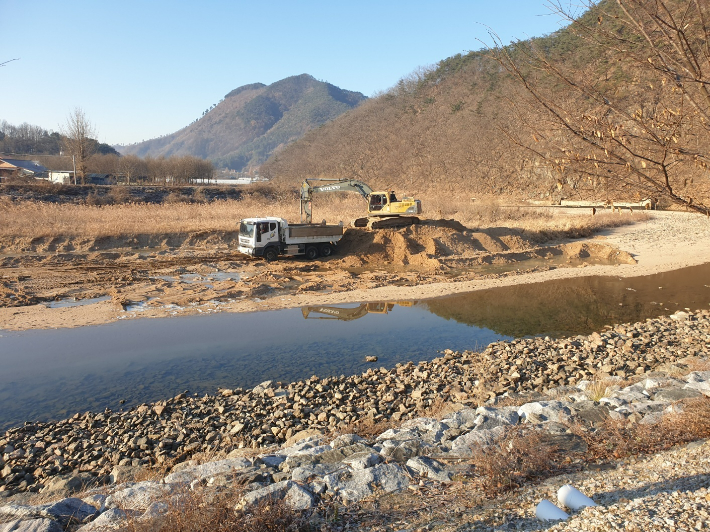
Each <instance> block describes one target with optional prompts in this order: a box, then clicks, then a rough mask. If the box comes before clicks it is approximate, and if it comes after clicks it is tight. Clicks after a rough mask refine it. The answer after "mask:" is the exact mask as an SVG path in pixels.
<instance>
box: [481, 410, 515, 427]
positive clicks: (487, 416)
mask: <svg viewBox="0 0 710 532" xmlns="http://www.w3.org/2000/svg"><path fill="white" fill-rule="evenodd" d="M476 414H478V417H477V418H476V420H475V426H476V428H477V429H494V428H496V427H500V426H501V425H503V426H505V425H516V424H517V423H518V421H519V420H520V415H519V414H518V411H517V409H516V408H515V407H501V408H491V407H487V406H480V407H478V408H477V409H476Z"/></svg>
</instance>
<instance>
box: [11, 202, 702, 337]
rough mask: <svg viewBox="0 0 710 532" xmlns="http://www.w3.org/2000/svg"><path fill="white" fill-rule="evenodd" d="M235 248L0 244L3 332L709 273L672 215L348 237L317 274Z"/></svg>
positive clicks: (694, 240) (162, 242)
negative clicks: (584, 230)
mask: <svg viewBox="0 0 710 532" xmlns="http://www.w3.org/2000/svg"><path fill="white" fill-rule="evenodd" d="M564 215H565V214H564V213H561V214H560V216H564ZM236 238H237V235H236V233H234V232H221V233H191V234H181V235H132V236H130V237H125V238H120V237H111V238H100V239H93V240H92V239H72V238H37V239H9V238H6V239H4V240H3V241H0V329H6V330H22V329H30V328H56V327H77V326H82V325H93V324H100V323H108V322H111V321H115V320H119V319H132V318H139V317H164V316H174V315H184V314H188V313H199V312H201V313H210V312H224V311H230V312H251V311H259V310H270V309H278V308H286V307H297V306H304V305H312V304H338V303H346V302H354V301H383V300H390V301H391V300H399V299H422V298H429V297H436V296H441V295H446V294H452V293H460V292H466V291H471V290H477V289H484V288H491V287H493V286H504V285H510V284H516V283H529V282H538V281H543V280H548V279H555V278H563V277H574V276H582V275H612V274H613V275H619V276H636V275H645V274H650V273H656V272H660V271H667V270H671V269H676V268H680V267H683V266H691V265H695V264H702V263H705V262H710V220H707V219H706V218H703V217H700V216H698V215H694V214H686V213H672V212H658V213H653V214H651V215H649V216H648V218H646V219H645V220H644V221H641V222H639V223H635V224H632V225H627V226H623V227H619V228H614V229H608V230H605V231H604V232H603V233H601V234H598V235H596V236H593V237H590V238H586V239H575V240H570V241H556V242H553V241H545V238H544V235H540V234H536V233H529V232H526V231H524V230H520V229H506V228H502V227H497V228H489V229H469V228H465V227H463V226H461V225H460V224H459V223H458V222H454V221H449V220H440V221H429V222H426V223H424V224H422V225H421V226H413V227H411V228H406V229H399V230H380V231H374V232H369V231H366V230H358V229H349V230H348V231H347V232H346V236H345V237H344V239H343V241H342V243H341V245H340V246H339V250H338V253H337V255H336V256H334V257H333V258H330V259H328V260H326V259H318V260H316V261H313V262H308V261H305V260H304V259H301V258H296V259H281V260H279V261H277V262H274V263H267V262H265V261H263V260H260V259H249V258H246V257H245V256H243V255H239V254H238V253H236V252H235V251H234V249H235V248H236V244H235V243H236Z"/></svg>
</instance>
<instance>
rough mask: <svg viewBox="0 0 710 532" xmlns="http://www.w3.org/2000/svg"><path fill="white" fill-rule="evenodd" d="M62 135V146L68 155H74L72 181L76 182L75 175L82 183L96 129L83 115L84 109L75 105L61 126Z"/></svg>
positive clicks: (91, 151) (94, 143) (93, 144)
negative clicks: (74, 172) (74, 171)
mask: <svg viewBox="0 0 710 532" xmlns="http://www.w3.org/2000/svg"><path fill="white" fill-rule="evenodd" d="M61 132H62V135H64V147H65V149H66V150H67V152H68V153H69V155H71V156H73V157H74V162H75V170H76V174H75V175H74V183H75V184H76V182H77V177H80V178H81V184H82V185H83V184H84V183H85V180H86V169H87V165H86V163H87V160H88V159H89V157H91V155H92V153H93V150H94V147H95V145H96V142H95V141H94V138H95V137H96V130H95V129H94V126H93V125H92V124H91V122H89V120H88V119H87V118H86V115H84V111H83V110H82V109H81V108H79V107H76V108H75V109H74V110H73V111H72V112H71V113H70V114H69V116H68V117H67V122H66V124H65V125H64V126H63V127H62V128H61Z"/></svg>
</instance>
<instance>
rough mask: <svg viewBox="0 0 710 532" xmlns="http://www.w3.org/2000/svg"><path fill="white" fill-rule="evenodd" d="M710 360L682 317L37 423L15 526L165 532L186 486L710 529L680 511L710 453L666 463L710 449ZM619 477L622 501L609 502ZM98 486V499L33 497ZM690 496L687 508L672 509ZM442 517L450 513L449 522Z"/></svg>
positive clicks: (487, 516)
mask: <svg viewBox="0 0 710 532" xmlns="http://www.w3.org/2000/svg"><path fill="white" fill-rule="evenodd" d="M708 354H710V311H707V310H703V311H699V312H695V313H689V312H677V313H675V314H674V315H672V316H670V317H663V318H658V319H650V320H647V321H645V322H642V323H635V324H625V325H617V326H615V327H614V328H612V329H609V330H606V331H602V332H598V333H593V334H592V335H589V336H578V337H572V338H565V339H559V340H550V339H542V338H531V339H519V340H515V341H512V342H496V343H493V344H490V345H489V346H488V347H487V348H486V349H485V350H484V351H483V352H481V353H473V352H461V353H454V352H449V353H445V354H444V356H443V357H441V358H439V359H436V360H434V361H432V362H428V363H420V364H418V365H414V364H404V365H399V366H398V367H397V368H394V369H392V370H386V369H384V368H380V369H372V370H369V371H368V372H366V373H364V374H362V375H358V376H354V377H349V378H333V379H318V378H317V377H314V378H311V379H308V380H306V381H301V382H296V383H290V384H282V383H273V382H265V383H262V384H261V385H259V386H257V387H255V388H254V389H252V390H239V389H232V390H220V392H219V393H218V394H217V395H215V396H205V397H202V398H197V397H187V396H185V395H180V396H177V397H175V398H173V399H170V400H168V401H161V402H158V403H154V404H146V405H141V406H139V407H137V408H134V409H130V410H129V411H126V412H111V411H108V410H107V411H105V412H103V413H85V414H83V415H82V414H77V415H76V416H74V417H72V418H71V419H67V420H63V421H60V422H57V423H47V424H45V423H37V424H32V423H27V424H25V425H24V426H22V427H17V428H16V429H12V430H10V431H8V432H7V433H5V435H4V436H3V437H2V438H0V447H1V448H3V451H4V452H3V455H2V462H3V463H2V464H1V465H2V466H3V467H2V486H0V498H4V499H6V504H5V505H2V506H0V521H3V520H4V521H7V520H8V519H10V522H12V523H15V524H16V525H18V526H19V524H21V523H23V522H25V523H26V522H28V521H31V520H33V519H34V520H41V519H44V520H46V521H49V522H50V524H51V522H54V523H61V524H62V525H63V526H67V525H68V524H71V522H72V521H71V519H70V517H69V515H70V514H71V515H75V516H77V515H81V519H79V521H74V522H75V523H76V526H75V528H78V526H79V525H80V524H84V527H83V528H81V530H84V531H85V532H91V531H97V530H114V529H117V528H121V527H126V526H128V525H130V527H129V528H131V529H133V530H142V528H141V526H145V525H146V523H150V522H153V524H155V521H154V520H156V519H157V520H158V521H157V522H158V523H163V524H164V525H165V527H164V529H165V530H167V529H169V528H170V526H171V525H170V524H169V523H170V522H174V521H175V519H178V520H179V519H180V518H179V513H177V514H176V513H172V514H171V513H170V508H171V506H172V505H173V504H179V505H180V508H181V509H182V508H184V504H186V503H185V502H184V501H185V497H186V496H187V495H186V494H185V492H184V490H185V489H187V487H188V486H189V490H190V492H191V493H192V495H190V496H189V498H194V497H197V498H198V499H197V500H198V501H199V500H202V499H201V498H202V497H208V498H213V497H214V496H215V494H216V493H217V492H215V494H212V495H209V493H212V492H211V491H210V490H218V492H225V490H226V491H228V492H230V493H236V494H237V495H238V497H237V499H235V501H234V502H233V503H230V504H236V507H237V508H238V509H241V510H239V511H242V510H243V509H246V508H251V507H252V506H253V505H259V504H261V503H263V501H265V500H267V499H268V498H273V497H275V498H276V499H283V500H284V504H286V506H290V507H291V508H292V509H293V510H296V512H299V511H304V510H305V511H308V512H311V513H309V514H308V515H309V516H310V517H308V519H309V520H311V522H312V523H313V522H316V523H321V524H322V525H323V526H324V527H325V528H324V529H325V530H341V529H344V528H343V526H344V525H345V524H346V523H347V524H348V526H347V527H345V528H346V529H353V528H357V529H360V528H362V529H367V530H373V531H374V530H398V529H399V530H404V529H409V530H411V529H413V528H411V527H410V525H411V526H414V527H416V529H418V530H452V531H453V530H458V531H463V530H498V529H500V527H506V528H509V527H510V526H509V525H510V524H512V526H513V527H514V528H515V529H524V530H540V529H544V528H547V526H546V525H545V524H544V523H542V522H540V521H538V520H535V519H534V518H533V517H532V515H533V512H534V505H535V504H537V502H539V500H540V499H541V498H542V497H543V496H544V497H548V498H549V497H550V496H551V493H554V491H555V490H556V489H557V488H558V487H560V486H561V485H562V484H564V483H569V482H572V483H575V484H576V485H577V486H578V487H581V488H582V489H584V490H585V491H586V492H587V493H588V494H589V495H592V496H594V498H595V500H596V501H597V503H598V504H600V505H601V506H602V507H601V508H599V509H589V510H584V511H583V512H582V513H580V514H578V515H579V519H577V518H576V517H573V518H572V519H571V520H570V523H569V524H568V525H567V524H565V525H560V526H558V527H557V528H555V530H574V529H576V528H575V525H578V524H579V523H584V526H587V524H588V520H589V519H590V518H591V520H592V522H594V523H596V524H597V527H596V528H587V529H590V530H591V529H595V530H614V529H615V528H614V526H611V525H608V522H609V521H611V522H612V524H613V523H615V522H619V523H621V524H625V525H628V524H629V523H631V524H634V525H637V526H639V527H641V528H640V529H649V528H647V527H648V526H651V525H653V524H654V523H655V522H656V521H652V522H651V521H649V522H648V523H650V524H648V523H647V519H646V518H647V516H646V514H644V511H643V510H645V509H650V510H649V511H658V512H659V515H662V516H663V519H664V521H663V522H662V525H664V526H666V527H667V526H669V525H670V524H673V525H674V526H675V525H685V524H688V523H690V524H691V525H695V524H696V522H695V521H693V522H690V521H688V519H687V518H686V517H687V512H685V513H684V511H683V510H680V511H679V506H678V503H680V504H682V505H684V506H682V508H684V509H686V510H687V508H688V506H687V504H692V505H693V506H692V507H693V509H694V510H697V511H705V510H706V509H707V508H708V501H707V497H705V494H706V492H707V487H708V480H707V479H708V478H710V476H709V475H710V469H708V468H709V467H710V462H708V460H707V458H706V456H707V454H706V453H707V444H703V443H702V442H701V443H698V444H693V445H690V446H687V447H684V448H680V449H676V450H672V451H665V449H667V447H668V446H669V445H673V444H677V443H687V442H693V441H695V439H697V438H705V437H707V436H708V435H710V424H709V423H708V422H707V420H708V416H707V401H708V400H707V397H710V361H709V360H708ZM478 405H481V406H478ZM422 415H424V416H426V417H421V416H422ZM358 433H359V434H358ZM496 449H502V454H500V455H496V453H497V452H498V451H496ZM659 451H663V452H662V453H661V454H660V455H659V456H657V457H649V458H646V457H644V456H642V454H643V453H651V454H654V453H656V452H659ZM639 453H641V455H639ZM610 454H611V456H610ZM637 455H638V456H637ZM612 456H618V457H624V460H625V461H617V460H613V459H612V460H610V457H612ZM498 460H502V462H500V463H499V462H498ZM492 464H498V465H497V466H494V467H492V468H491V465H492ZM649 468H651V469H649ZM151 470H152V471H154V473H153V475H151V474H150V471H151ZM600 470H604V471H605V472H604V473H600ZM610 470H613V471H615V473H614V474H613V475H612V474H611V473H608V471H610ZM633 471H636V472H637V477H636V478H634V479H633V480H631V481H630V480H629V479H628V478H627V475H630V474H633ZM686 472H687V473H688V474H689V475H690V474H691V472H692V474H693V475H695V476H694V477H690V478H686V477H684V476H683V475H684V474H685V473H686ZM168 473H169V474H168ZM560 473H563V476H559V474H560ZM599 475H602V477H601V478H600V477H599ZM136 478H138V479H141V478H143V479H145V478H153V479H156V478H157V479H160V480H147V481H142V482H138V483H135V482H130V480H131V479H136ZM544 479H547V480H546V481H545V482H544V483H543V484H538V483H539V481H540V480H544ZM651 481H653V482H655V484H651V485H650V487H649V484H648V482H651ZM501 482H503V484H501ZM612 482H621V485H622V486H623V487H624V490H623V492H619V491H618V487H616V488H615V489H616V491H613V492H612V493H606V492H604V491H603V489H606V488H607V487H609V486H610V485H611V484H610V483H612ZM92 486H93V487H94V489H90V490H89V491H88V492H85V496H84V500H83V501H81V500H79V499H64V500H62V501H60V502H56V503H51V504H45V505H44V506H42V505H37V503H35V502H33V501H36V500H37V499H41V500H44V501H47V500H55V499H57V498H60V499H61V497H66V496H67V495H69V494H71V493H73V492H76V491H77V490H82V489H86V488H87V487H89V488H91V487H92ZM99 486H103V487H99ZM511 489H512V490H513V492H512V494H510V495H508V494H507V492H508V491H509V490H511ZM678 489H680V490H684V491H683V493H685V494H686V495H685V496H684V497H681V498H680V499H679V498H678V497H674V498H673V500H672V502H669V501H668V500H667V498H666V497H664V495H665V494H671V493H675V492H676V491H677V490H678ZM230 490H231V491H230ZM703 490H705V491H703ZM385 493H389V494H390V495H387V496H386V497H383V495H384V494H385ZM178 500H179V501H183V502H179V503H178ZM210 500H212V499H210ZM689 500H690V501H691V502H688V501H689ZM629 501H631V502H629ZM10 502H12V503H13V504H7V503H10ZM354 503H358V504H357V505H355V504H354ZM454 503H455V504H454ZM190 504H191V503H190ZM442 504H443V505H447V506H451V505H453V506H451V507H450V508H449V510H450V511H446V512H439V511H437V510H436V508H438V507H439V506H440V505H442ZM156 505H157V506H156ZM339 505H340V506H343V505H344V507H343V508H342V510H341V513H342V517H341V518H340V521H339V522H333V521H332V518H329V517H328V515H329V512H331V511H332V510H333V508H334V507H338V506H339ZM227 510H228V511H231V510H229V507H227ZM174 511H177V507H175V510H174ZM181 511H182V510H181ZM166 512H167V513H166ZM313 512H314V513H313ZM573 513H574V512H573ZM99 515H100V517H98V516H99ZM293 515H297V514H293ZM139 516H140V517H139ZM620 516H621V517H620ZM679 516H680V520H678V519H679ZM126 519H128V524H127V523H126V521H125V520H126ZM136 519H137V520H136ZM294 519H296V518H295V517H294ZM580 519H581V521H580ZM13 520H14V521H13ZM63 520H64V521H66V522H64V521H63ZM94 520H95V521H94ZM171 520H172V521H171ZM89 521H92V522H91V523H90V524H85V523H87V522H89ZM701 521H702V519H701ZM122 523H123V524H122ZM166 523H167V524H166ZM341 525H343V526H341ZM395 525H399V527H398V528H397V527H395V528H393V526H395ZM13 526H15V525H13ZM48 526H49V525H48ZM54 526H56V524H55V525H54ZM580 526H581V525H580ZM703 526H704V525H703ZM166 527H167V528H166ZM348 527H349V528H348ZM422 527H424V528H422Z"/></svg>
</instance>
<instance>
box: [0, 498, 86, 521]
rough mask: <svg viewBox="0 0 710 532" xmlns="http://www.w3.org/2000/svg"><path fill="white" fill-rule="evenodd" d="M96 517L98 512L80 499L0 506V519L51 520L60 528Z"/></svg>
mask: <svg viewBox="0 0 710 532" xmlns="http://www.w3.org/2000/svg"><path fill="white" fill-rule="evenodd" d="M96 515H98V510H96V508H94V507H93V506H91V505H90V504H86V503H85V502H84V501H82V500H81V499H76V498H68V499H62V500H59V501H55V502H52V503H49V504H41V505H38V506H25V505H19V504H8V505H6V506H0V519H12V518H17V519H24V520H27V519H44V518H48V519H52V520H55V521H58V522H59V523H60V524H61V525H62V526H66V525H68V524H69V523H71V522H74V523H76V522H79V523H81V522H84V521H85V520H87V519H91V518H93V517H94V516H96Z"/></svg>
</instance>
